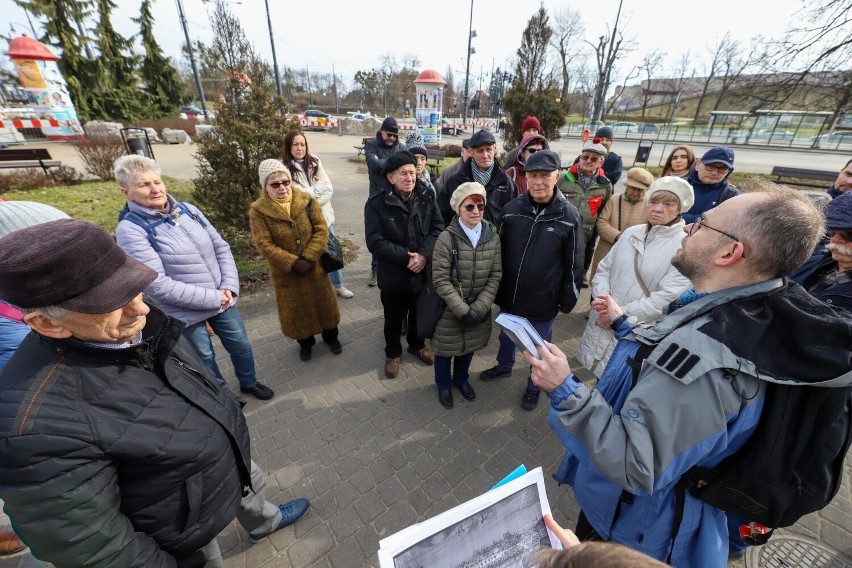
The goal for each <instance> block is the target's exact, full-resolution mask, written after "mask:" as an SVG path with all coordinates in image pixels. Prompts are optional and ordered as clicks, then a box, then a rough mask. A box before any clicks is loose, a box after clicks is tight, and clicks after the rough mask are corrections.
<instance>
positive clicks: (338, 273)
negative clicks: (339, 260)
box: [328, 225, 343, 288]
mask: <svg viewBox="0 0 852 568" xmlns="http://www.w3.org/2000/svg"><path fill="white" fill-rule="evenodd" d="M328 231H329V232H330V233H331V234H332V235H334V236H337V234H336V233H335V232H334V225H329V226H328ZM328 278H329V280H331V285H332V286H334V287H335V288H340V287H341V286H343V269H340V270H335V271H334V272H329V273H328Z"/></svg>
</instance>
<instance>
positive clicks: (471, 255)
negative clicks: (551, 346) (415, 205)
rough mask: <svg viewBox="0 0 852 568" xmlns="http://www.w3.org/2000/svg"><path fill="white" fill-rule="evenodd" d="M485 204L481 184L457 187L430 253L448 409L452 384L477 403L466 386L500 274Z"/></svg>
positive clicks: (442, 395) (441, 386)
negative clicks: (440, 303) (439, 304)
mask: <svg viewBox="0 0 852 568" xmlns="http://www.w3.org/2000/svg"><path fill="white" fill-rule="evenodd" d="M485 204H486V197H485V188H484V187H483V186H482V184H480V183H477V182H467V183H463V184H461V185H460V186H458V188H456V190H455V191H454V192H453V195H452V197H451V198H450V207H451V208H452V209H453V211H455V213H456V215H455V217H454V218H453V220H452V221H451V222H450V224H449V225H448V226H447V228H446V230H444V232H443V233H441V234H440V236H439V237H438V240H437V242H436V243H435V250H434V252H433V253H432V282H433V283H434V284H435V291H436V292H437V293H438V295H439V296H440V297H441V298H442V299H443V300H444V302H446V304H447V307H446V309H445V310H444V313H443V315H442V316H441V319H440V320H438V324H437V326H436V327H435V333H434V335H433V337H432V350H433V351H434V352H435V383H436V384H437V385H438V402H440V403H441V405H442V406H443V407H444V408H452V407H453V395H452V392H451V390H450V388H451V386H452V385H453V384H455V385H456V386H457V387H458V388H459V390H460V391H461V394H462V396H463V397H464V398H465V399H467V400H474V399H475V398H476V393H475V392H474V390H473V387H471V386H470V383H469V382H468V379H469V378H470V373H469V369H470V363H471V361H472V360H473V354H474V352H475V351H476V350H478V349H482V348H483V347H485V346H486V345H488V340H489V339H490V337H491V305H492V304H493V303H494V297H495V296H496V295H497V289H498V288H499V287H500V278H501V276H502V275H503V269H502V259H501V253H500V235H499V234H498V233H497V229H496V228H495V227H494V225H492V224H491V223H489V222H488V221H486V220H484V218H483V217H484V214H485ZM454 251H455V252H456V254H454Z"/></svg>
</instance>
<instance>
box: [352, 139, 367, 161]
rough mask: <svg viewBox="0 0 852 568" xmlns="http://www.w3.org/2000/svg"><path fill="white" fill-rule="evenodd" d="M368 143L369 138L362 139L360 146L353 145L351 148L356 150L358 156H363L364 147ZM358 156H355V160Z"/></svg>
mask: <svg viewBox="0 0 852 568" xmlns="http://www.w3.org/2000/svg"><path fill="white" fill-rule="evenodd" d="M369 141H370V139H369V138H362V139H361V143H360V144H355V145H354V146H352V147H353V148H355V149H356V150H358V156H363V155H364V147H366V146H367V142H369ZM358 156H355V157H356V158H357V157H358Z"/></svg>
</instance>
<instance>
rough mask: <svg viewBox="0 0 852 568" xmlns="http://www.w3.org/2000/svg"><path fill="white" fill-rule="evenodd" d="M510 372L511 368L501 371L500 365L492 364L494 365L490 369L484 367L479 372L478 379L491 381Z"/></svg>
mask: <svg viewBox="0 0 852 568" xmlns="http://www.w3.org/2000/svg"><path fill="white" fill-rule="evenodd" d="M511 374H512V369H509V370H508V371H502V370H500V367H497V366H494V367H491V368H490V369H485V370H484V371H482V372H481V373H479V380H480V381H493V380H494V379H496V378H498V377H507V376H509V375H511Z"/></svg>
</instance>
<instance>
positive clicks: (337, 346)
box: [308, 339, 343, 359]
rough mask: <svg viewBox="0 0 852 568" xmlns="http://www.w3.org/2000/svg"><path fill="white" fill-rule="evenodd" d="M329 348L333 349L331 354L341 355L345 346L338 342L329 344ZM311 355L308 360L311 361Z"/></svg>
mask: <svg viewBox="0 0 852 568" xmlns="http://www.w3.org/2000/svg"><path fill="white" fill-rule="evenodd" d="M328 348H329V349H331V352H332V353H334V354H335V355H340V354H341V353H343V346H342V345H341V344H340V342H339V341H338V340H336V339H335V340H334V341H330V342H329V343H328ZM310 358H311V357H310V355H308V359H310Z"/></svg>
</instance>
